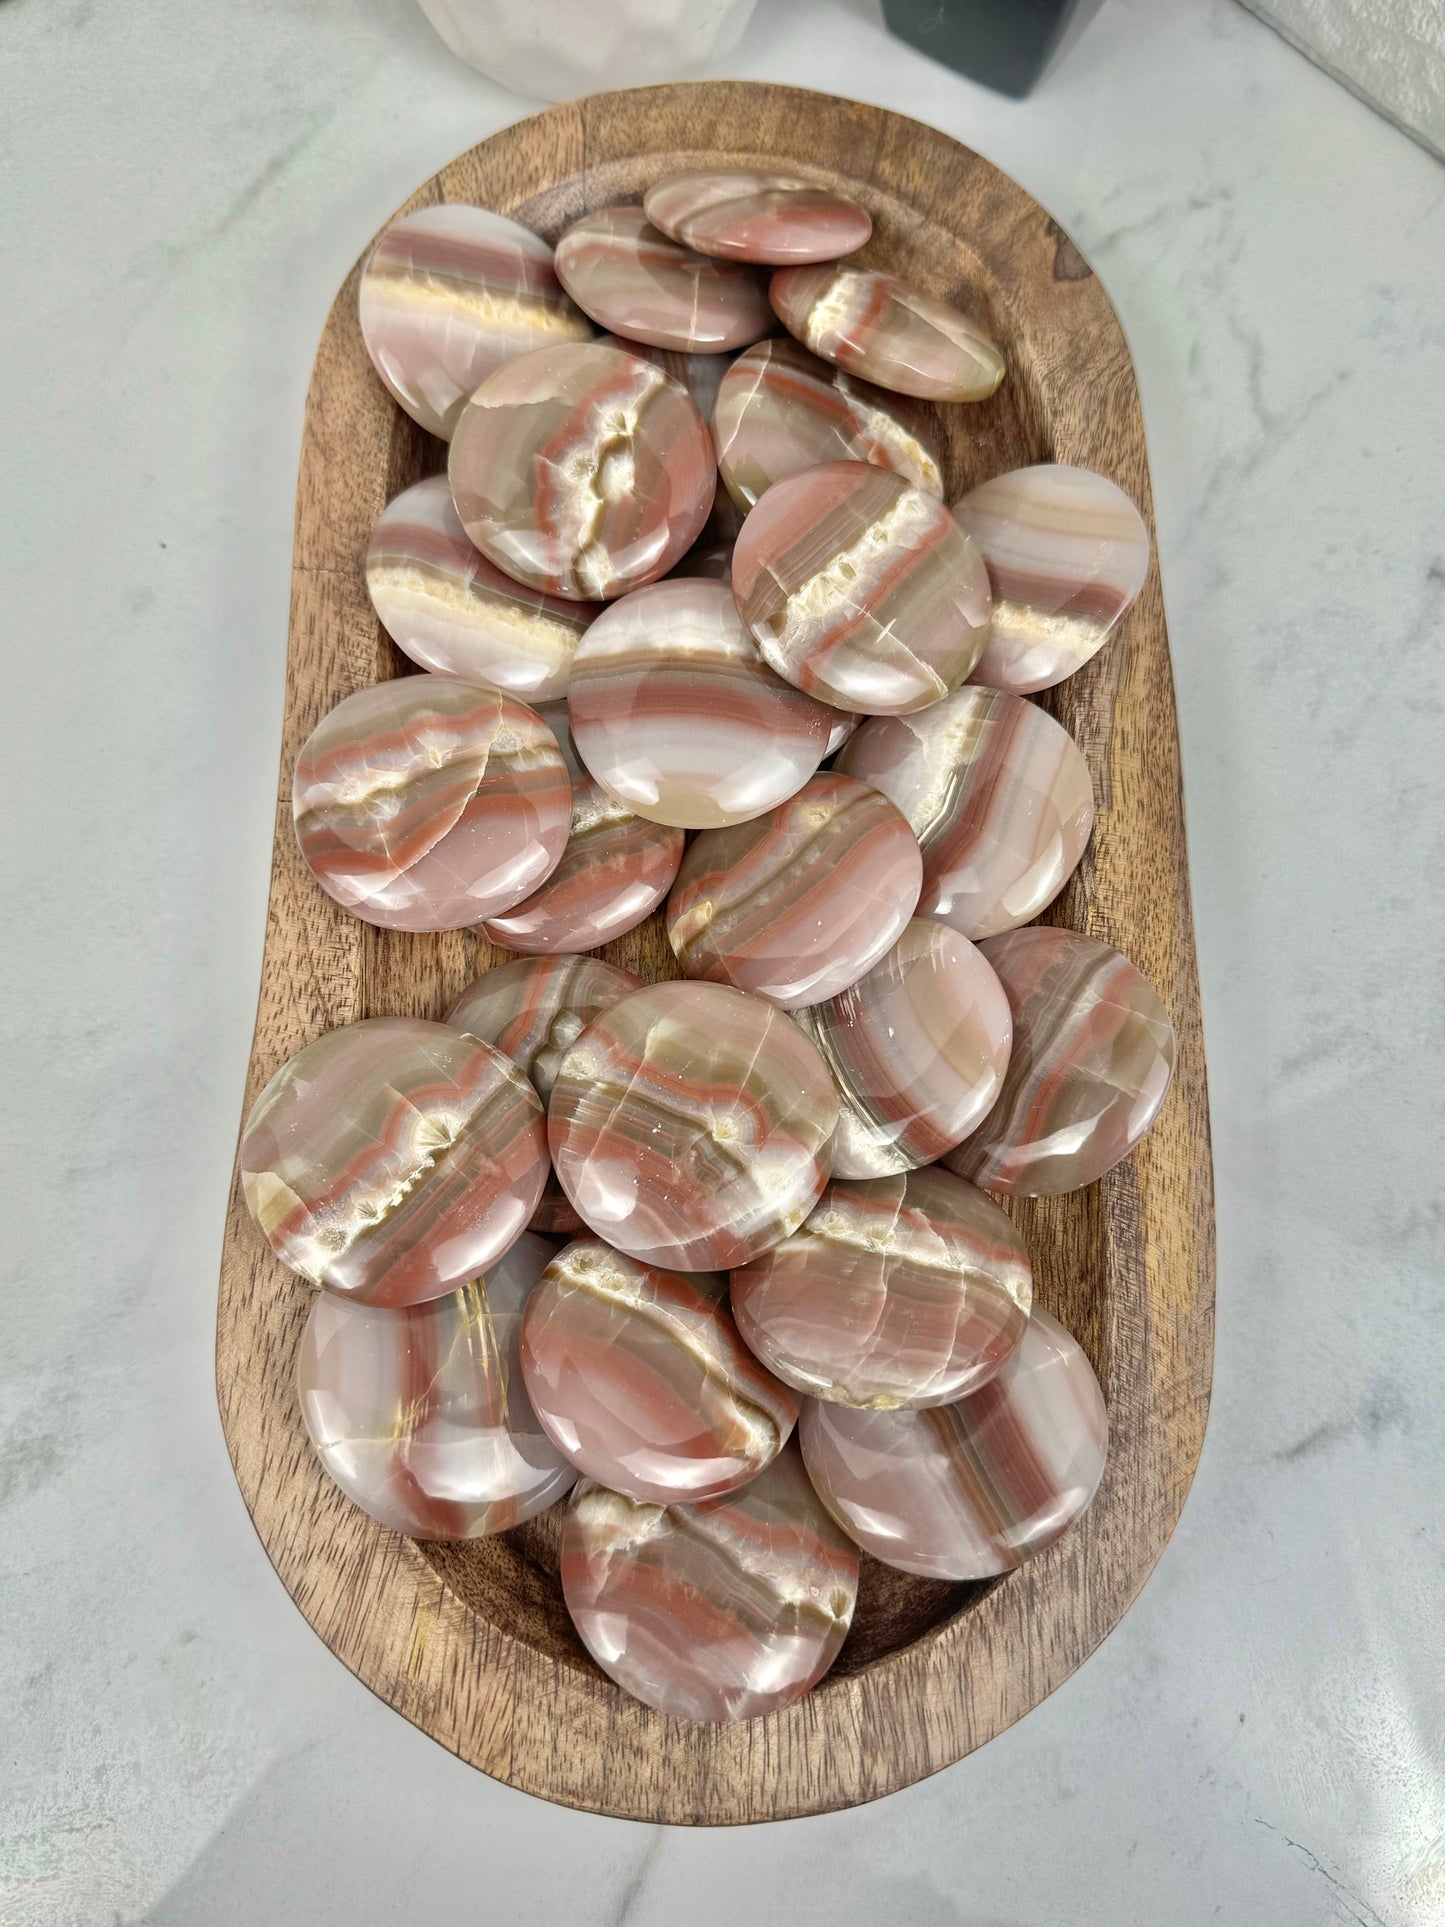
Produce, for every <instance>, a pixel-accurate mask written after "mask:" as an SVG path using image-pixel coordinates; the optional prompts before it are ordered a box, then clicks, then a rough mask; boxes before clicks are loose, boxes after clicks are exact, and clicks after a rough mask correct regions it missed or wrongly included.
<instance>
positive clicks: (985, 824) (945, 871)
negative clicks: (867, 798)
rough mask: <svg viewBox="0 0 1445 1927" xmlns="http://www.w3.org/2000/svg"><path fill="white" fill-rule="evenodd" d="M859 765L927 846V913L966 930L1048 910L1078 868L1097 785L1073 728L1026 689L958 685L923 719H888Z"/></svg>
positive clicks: (864, 742)
mask: <svg viewBox="0 0 1445 1927" xmlns="http://www.w3.org/2000/svg"><path fill="white" fill-rule="evenodd" d="M837 767H838V768H839V769H843V770H847V771H848V773H849V774H850V775H852V776H856V777H858V778H859V779H860V781H862V782H864V783H871V784H872V785H873V787H874V788H875V789H879V790H882V792H883V794H884V795H885V796H886V797H888V798H890V799H891V800H892V801H893V802H894V803H896V804H897V806H898V808H899V809H900V810H902V812H903V814H904V815H905V816H906V817H907V818H908V821H909V822H910V823H911V824H912V826H913V831H914V834H915V835H916V836H917V838H918V841H919V843H920V844H921V845H922V848H923V894H922V896H921V897H920V898H919V899H918V908H919V913H920V914H921V915H922V916H926V917H937V918H939V919H940V920H941V921H942V922H944V923H949V924H952V926H953V928H954V929H955V930H959V931H961V932H962V933H963V935H964V936H966V937H974V938H978V937H992V936H996V935H997V934H998V933H999V932H1000V931H1002V930H1013V929H1016V928H1017V926H1018V925H1019V924H1021V923H1028V922H1029V921H1030V920H1031V919H1032V918H1034V917H1036V916H1038V914H1039V912H1040V911H1041V910H1043V909H1045V908H1046V907H1047V906H1048V905H1049V904H1050V903H1052V902H1053V900H1054V898H1055V897H1056V896H1057V895H1058V894H1059V892H1060V890H1062V889H1063V887H1064V885H1065V884H1066V883H1067V882H1068V880H1069V878H1070V877H1071V876H1072V875H1073V873H1074V871H1075V869H1076V868H1077V867H1078V863H1079V859H1080V857H1082V856H1083V854H1084V850H1085V847H1086V846H1087V844H1088V841H1089V833H1090V831H1091V830H1092V829H1093V827H1094V786H1093V783H1092V782H1091V780H1090V777H1089V766H1088V764H1087V763H1086V762H1085V761H1084V758H1083V754H1082V752H1081V751H1080V749H1079V746H1078V744H1077V743H1075V741H1074V739H1073V737H1072V736H1070V735H1069V733H1068V731H1067V730H1066V729H1064V728H1063V727H1062V726H1061V725H1060V724H1059V723H1056V722H1055V721H1054V719H1053V717H1052V716H1048V715H1046V714H1045V713H1044V711H1043V710H1042V709H1040V708H1039V707H1038V706H1037V705H1036V704H1034V703H1029V702H1025V701H1023V699H1022V698H1021V697H1018V696H1009V695H1005V694H1003V693H1002V692H1001V691H999V690H995V689H974V688H969V689H958V690H955V691H954V693H953V694H952V695H951V696H946V697H945V698H944V699H943V701H942V702H941V703H935V704H934V705H933V707H932V708H931V709H924V710H920V711H919V713H918V714H917V715H915V716H879V717H876V718H874V719H873V720H872V721H870V722H866V723H864V725H863V727H862V728H861V729H860V730H859V731H858V733H857V735H856V736H854V738H853V739H852V741H851V742H850V743H849V744H848V745H847V747H846V748H845V749H844V750H843V753H842V754H841V756H840V757H839V758H838V764H837Z"/></svg>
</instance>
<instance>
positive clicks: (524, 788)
mask: <svg viewBox="0 0 1445 1927" xmlns="http://www.w3.org/2000/svg"><path fill="white" fill-rule="evenodd" d="M292 809H293V813H294V815H295V819H296V840H297V842H298V843H299V844H300V846H301V854H302V856H303V857H304V858H305V859H306V864H307V867H308V868H309V869H310V871H311V874H312V875H313V876H314V877H315V878H316V881H317V882H318V883H319V884H320V885H321V887H322V889H323V890H325V892H326V893H327V895H328V896H330V897H334V898H335V900H336V901H337V902H338V903H339V904H341V905H342V906H343V907H344V908H345V909H347V910H349V911H351V913H352V915H353V916H357V917H361V918H362V919H363V920H364V921H365V922H367V923H377V924H381V925H382V926H383V927H385V928H386V929H389V930H460V929H464V928H465V927H466V926H468V925H470V924H476V923H480V922H481V921H482V919H483V918H485V917H490V916H493V915H494V914H495V913H496V912H497V911H499V910H506V909H510V907H511V906H512V905H513V904H514V903H520V902H521V900H522V898H523V897H525V896H528V895H530V893H531V892H532V891H533V890H535V889H536V887H537V886H538V884H539V883H541V882H542V880H543V879H544V878H545V877H548V876H550V875H551V873H552V871H553V870H555V869H556V867H557V864H558V862H559V861H560V859H561V856H562V852H563V850H564V849H565V848H566V846H567V838H568V834H569V832H570V830H571V825H572V786H571V784H570V782H569V781H568V777H567V766H566V764H565V763H564V762H563V760H562V752H561V750H560V749H559V748H558V747H557V739H556V738H555V737H554V736H553V734H552V732H551V730H550V729H548V727H547V725H546V724H545V723H544V722H543V721H542V719H541V717H540V716H539V715H537V713H536V711H535V710H532V709H528V708H527V706H526V705H525V704H524V703H519V702H515V701H514V700H513V699H512V698H511V697H510V696H504V695H502V694H501V692H500V691H499V690H496V689H482V688H479V687H478V686H477V685H475V684H473V683H464V682H456V681H454V680H451V679H449V678H447V677H442V676H402V677H399V678H398V679H397V680H396V681H394V682H384V683H377V684H375V685H374V686H373V687H372V688H370V689H360V690H358V691H357V692H356V694H355V695H354V696H348V697H346V699H345V700H344V701H343V702H339V703H338V704H337V705H336V707H335V709H333V710H332V711H331V713H330V715H329V716H326V717H323V719H322V720H321V722H319V723H318V724H317V726H316V728H315V729H314V730H312V732H311V734H310V735H309V736H308V737H307V739H306V741H305V743H304V744H303V745H302V748H301V754H300V756H299V757H298V758H297V760H296V773H295V777H294V780H293V783H292Z"/></svg>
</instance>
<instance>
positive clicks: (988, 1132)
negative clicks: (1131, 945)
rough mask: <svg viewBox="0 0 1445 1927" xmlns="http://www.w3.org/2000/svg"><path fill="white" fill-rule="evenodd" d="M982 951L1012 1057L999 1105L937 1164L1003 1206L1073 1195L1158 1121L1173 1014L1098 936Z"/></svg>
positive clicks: (1028, 940)
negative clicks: (1004, 1005)
mask: <svg viewBox="0 0 1445 1927" xmlns="http://www.w3.org/2000/svg"><path fill="white" fill-rule="evenodd" d="M980 948H981V949H982V951H983V954H984V956H985V957H987V958H988V960H989V962H990V963H991V964H992V965H993V967H994V970H995V971H996V972H997V974H998V979H999V982H1000V983H1001V984H1002V985H1003V987H1004V992H1005V994H1006V996H1007V997H1008V1000H1009V1008H1010V1009H1011V1010H1012V1012H1013V1020H1014V1046H1013V1056H1012V1058H1011V1059H1010V1060H1009V1067H1008V1073H1007V1075H1006V1076H1005V1078H1004V1084H1003V1090H1002V1092H1001V1093H1000V1095H999V1100H998V1102H997V1104H995V1105H994V1107H993V1109H992V1110H991V1111H990V1112H989V1114H988V1116H987V1117H986V1118H985V1119H984V1122H983V1124H982V1125H981V1126H980V1128H979V1129H978V1130H977V1131H975V1132H974V1134H973V1136H972V1137H970V1138H966V1139H965V1140H964V1142H963V1143H962V1144H960V1145H959V1146H958V1148H957V1150H955V1151H950V1152H949V1153H948V1155H947V1156H946V1157H945V1158H944V1159H943V1162H944V1163H945V1164H946V1165H947V1166H948V1168H949V1170H951V1171H956V1172H957V1173H958V1174H959V1176H960V1177H965V1178H970V1179H971V1180H972V1181H973V1182H974V1183H975V1184H981V1185H982V1186H983V1187H984V1189H985V1190H988V1191H998V1192H1001V1193H1002V1194H1004V1195H1005V1196H1013V1197H1020V1198H1046V1197H1054V1196H1056V1195H1057V1194H1058V1193H1059V1192H1061V1191H1076V1190H1078V1188H1079V1186H1080V1185H1081V1184H1092V1183H1093V1182H1094V1180H1095V1178H1101V1177H1102V1176H1103V1175H1104V1173H1105V1172H1106V1171H1109V1170H1112V1169H1113V1167H1114V1166H1115V1165H1116V1164H1117V1163H1118V1162H1119V1160H1120V1158H1123V1157H1127V1156H1128V1154H1129V1152H1130V1151H1131V1150H1132V1149H1133V1148H1134V1146H1135V1145H1136V1144H1137V1143H1138V1142H1139V1139H1140V1138H1141V1137H1143V1135H1144V1133H1145V1132H1146V1131H1147V1130H1148V1128H1149V1126H1150V1125H1151V1124H1152V1123H1153V1122H1154V1117H1155V1114H1156V1113H1157V1111H1158V1109H1159V1106H1160V1105H1161V1104H1162V1103H1163V1102H1164V1093H1165V1092H1166V1091H1167V1090H1168V1088H1169V1079H1170V1076H1171V1074H1172V1072H1173V1069H1174V1026H1173V1025H1172V1024H1171V1023H1170V1021H1169V1013H1168V1011H1166V1010H1165V1008H1164V1006H1163V1004H1162V1003H1161V1002H1160V1000H1159V993H1158V991H1156V990H1155V988H1154V986H1153V985H1152V984H1151V983H1150V982H1149V980H1148V978H1147V977H1145V976H1143V975H1142V974H1141V973H1140V972H1139V971H1138V970H1136V969H1135V968H1134V966H1133V964H1131V963H1130V961H1129V959H1128V958H1127V957H1124V956H1121V955H1120V954H1119V952H1118V951H1117V950H1114V949H1111V948H1110V946H1109V945H1108V944H1106V943H1100V941H1099V939H1098V938H1097V937H1084V936H1080V935H1079V933H1078V932H1077V931H1074V930H1050V929H1044V928H1041V927H1038V926H1032V927H1030V928H1029V929H1027V930H1010V931H1007V932H1005V934H1004V935H1003V936H1001V937H990V938H989V939H988V940H987V942H985V943H983V944H982V945H980Z"/></svg>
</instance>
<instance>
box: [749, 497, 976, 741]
mask: <svg viewBox="0 0 1445 1927" xmlns="http://www.w3.org/2000/svg"><path fill="white" fill-rule="evenodd" d="M960 538H962V539H960ZM733 594H734V596H735V597H736V598H737V605H738V608H739V610H740V611H741V613H742V618H743V621H744V622H745V623H746V624H747V626H748V628H749V630H750V631H751V632H752V635H753V637H754V639H755V640H756V642H757V645H758V647H759V649H761V651H762V653H763V655H764V657H765V658H766V660H767V662H768V663H769V664H770V665H771V667H772V668H774V669H776V670H777V672H778V674H779V675H780V676H782V677H783V678H784V679H785V680H786V681H788V682H790V683H794V684H796V686H797V687H798V688H799V689H803V690H806V691H807V693H808V694H809V695H810V696H817V697H819V698H820V699H821V700H822V701H823V702H825V703H832V704H833V705H834V707H835V708H838V709H850V710H860V711H862V712H863V713H864V714H865V715H870V716H878V715H890V716H892V715H901V714H907V713H908V712H909V711H911V710H915V709H923V708H925V707H926V706H927V705H928V704H929V703H936V702H937V701H938V700H939V698H940V697H942V696H946V695H947V694H948V693H949V691H950V690H951V689H956V688H957V687H958V685H959V684H960V683H961V682H962V681H963V680H964V678H965V677H966V676H967V675H968V673H969V671H970V670H971V669H972V668H973V666H974V664H975V663H976V662H977V661H978V658H979V653H980V651H981V650H982V648H983V645H984V638H985V637H986V636H987V634H988V620H989V592H988V572H987V571H986V570H985V568H984V566H983V558H982V557H981V556H980V555H979V553H978V550H977V549H976V548H975V547H974V546H973V543H972V542H971V541H969V540H968V539H967V538H966V537H964V536H963V531H962V530H961V529H960V528H959V526H958V524H957V523H956V522H955V521H954V520H953V518H952V516H951V515H950V514H949V512H948V510H947V509H946V508H945V507H944V506H943V504H942V502H940V501H939V500H938V499H937V498H936V497H935V496H932V495H928V494H926V493H925V492H924V491H923V490H922V489H921V488H915V487H914V486H913V484H912V483H911V482H905V481H904V480H903V478H902V476H901V475H894V474H892V473H891V472H890V471H889V470H888V469H884V468H877V467H875V466H874V465H873V464H872V463H870V462H825V463H824V464H823V465H822V466H821V467H819V468H810V469H806V470H804V472H803V473H802V474H800V475H792V476H789V478H788V479H787V481H785V482H779V483H777V484H776V485H775V486H774V487H773V488H770V489H769V490H768V492H767V494H766V495H765V496H764V497H763V499H762V500H761V501H760V502H759V503H758V505H757V507H756V508H755V509H754V510H753V511H752V513H751V514H750V515H749V516H748V519H747V521H746V522H745V523H744V524H743V528H742V532H741V534H740V535H739V536H738V539H737V546H736V547H735V548H734V550H733Z"/></svg>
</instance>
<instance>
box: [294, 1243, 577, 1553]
mask: <svg viewBox="0 0 1445 1927" xmlns="http://www.w3.org/2000/svg"><path fill="white" fill-rule="evenodd" d="M553 1255H554V1251H553V1247H552V1246H551V1245H549V1244H548V1243H547V1242H546V1240H545V1239H542V1238H534V1237H531V1236H529V1235H528V1233H526V1232H523V1233H522V1236H521V1237H520V1238H518V1240H517V1242H516V1243H515V1244H514V1245H513V1246H512V1248H511V1250H510V1251H508V1252H506V1253H504V1254H503V1256H502V1257H500V1258H498V1259H497V1261H496V1263H495V1264H492V1265H489V1266H488V1267H487V1272H486V1276H485V1277H482V1278H474V1279H473V1280H472V1281H471V1282H470V1283H469V1284H467V1285H464V1286H463V1287H462V1288H461V1290H459V1291H454V1292H451V1293H449V1294H448V1296H447V1297H445V1298H434V1299H432V1301H431V1302H430V1303H429V1304H425V1305H409V1306H407V1307H405V1308H404V1309H402V1310H399V1311H386V1310H383V1309H382V1308H381V1307H380V1306H378V1305H358V1304H349V1303H347V1302H346V1300H344V1299H341V1298H336V1297H334V1296H333V1295H332V1294H331V1293H330V1292H325V1291H323V1292H321V1293H319V1294H318V1296H317V1298H316V1302H315V1303H314V1304H313V1305H312V1307H311V1315H310V1317H309V1318H308V1319H307V1321H306V1329H305V1331H304V1332H303V1333H302V1335H301V1350H300V1354H299V1356H298V1359H297V1366H296V1385H297V1390H298V1392H299V1393H300V1398H301V1417H302V1419H303V1421H304V1422H305V1426H306V1430H307V1432H308V1433H309V1434H310V1437H311V1443H312V1444H313V1445H314V1446H315V1448H316V1451H317V1454H318V1456H319V1457H320V1459H321V1462H322V1464H323V1465H324V1466H325V1467H326V1470H327V1471H328V1472H329V1473H330V1475H331V1477H332V1478H333V1479H334V1480H335V1481H336V1483H337V1484H338V1485H339V1486H340V1487H341V1489H342V1491H343V1492H344V1493H345V1494H346V1496H347V1498H348V1499H350V1500H352V1501H353V1502H354V1503H355V1504H356V1505H359V1506H360V1507H361V1509H362V1511H363V1512H369V1513H370V1514H371V1516H372V1518H373V1519H375V1520H377V1521H378V1522H379V1523H380V1524H381V1525H384V1526H386V1527H388V1528H389V1529H390V1530H391V1531H392V1532H404V1533H405V1534H406V1535H407V1536H408V1538H412V1539H478V1538H481V1537H483V1536H484V1535H486V1534H488V1533H492V1532H506V1531H507V1530H508V1529H509V1528H510V1527H512V1526H517V1525H521V1523H522V1521H523V1520H524V1519H531V1518H535V1516H536V1515H537V1514H538V1513H539V1512H545V1511H546V1509H547V1507H548V1506H549V1505H553V1504H554V1503H555V1502H556V1501H557V1500H558V1499H560V1498H563V1497H564V1496H565V1495H566V1494H567V1493H568V1492H570V1491H571V1489H572V1487H573V1485H575V1484H576V1481H577V1473H576V1471H575V1469H574V1468H573V1467H572V1466H570V1465H569V1464H568V1463H567V1461H566V1460H565V1459H564V1458H563V1457H562V1455H561V1453H560V1452H559V1451H558V1450H557V1448H556V1446H555V1445H553V1444H552V1442H551V1440H550V1439H549V1438H548V1437H547V1435H546V1433H545V1432H544V1431H543V1430H542V1428H541V1426H540V1425H539V1424H538V1422H537V1417H536V1414H535V1413H534V1412H533V1410H532V1405H531V1401H530V1400H529V1399H528V1397H527V1388H526V1386H525V1384H524V1383H523V1381H522V1361H521V1357H520V1355H519V1343H520V1338H521V1328H522V1307H523V1305H524V1304H525V1303H526V1301H527V1294H528V1293H529V1292H530V1291H531V1289H532V1287H533V1285H534V1284H535V1283H536V1282H537V1280H538V1278H539V1277H541V1275H542V1272H543V1269H544V1268H545V1266H546V1265H547V1264H548V1263H549V1262H550V1261H551V1259H552V1257H553Z"/></svg>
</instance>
